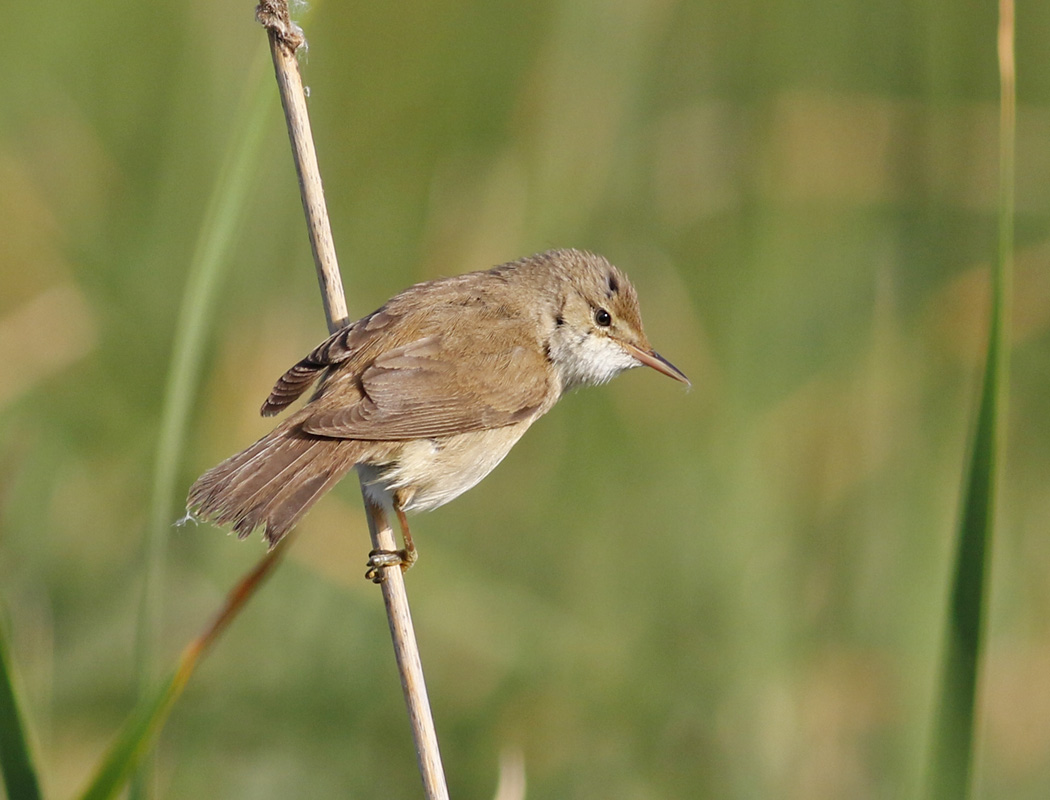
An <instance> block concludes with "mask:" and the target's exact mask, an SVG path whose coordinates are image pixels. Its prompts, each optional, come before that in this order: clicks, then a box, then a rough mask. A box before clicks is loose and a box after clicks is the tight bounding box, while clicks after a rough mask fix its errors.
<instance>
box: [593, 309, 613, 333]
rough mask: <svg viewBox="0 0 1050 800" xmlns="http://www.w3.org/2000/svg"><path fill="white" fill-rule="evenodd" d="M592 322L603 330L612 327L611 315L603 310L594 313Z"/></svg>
mask: <svg viewBox="0 0 1050 800" xmlns="http://www.w3.org/2000/svg"><path fill="white" fill-rule="evenodd" d="M594 321H595V322H596V323H597V324H598V325H600V326H601V327H603V328H608V327H609V326H610V325H612V315H611V314H610V313H609V312H608V311H606V310H605V309H604V308H599V309H598V310H597V311H595V312H594Z"/></svg>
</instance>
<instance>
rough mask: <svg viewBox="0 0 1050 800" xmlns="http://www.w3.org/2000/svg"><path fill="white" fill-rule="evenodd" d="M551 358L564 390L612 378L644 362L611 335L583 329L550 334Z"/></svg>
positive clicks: (603, 381)
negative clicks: (607, 335) (572, 332)
mask: <svg viewBox="0 0 1050 800" xmlns="http://www.w3.org/2000/svg"><path fill="white" fill-rule="evenodd" d="M550 359H551V363H552V364H553V365H554V368H555V369H556V370H557V371H558V375H559V377H560V378H561V382H562V391H565V392H567V391H569V390H570V389H575V388H576V387H578V386H589V385H594V384H599V383H605V382H606V381H609V380H612V379H613V378H615V377H616V376H617V375H619V374H620V373H621V372H623V371H624V370H628V369H632V368H634V367H637V366H641V365H640V364H639V363H638V361H637V360H636V359H635V358H634V357H633V356H631V355H630V354H629V353H628V352H627V351H626V350H624V349H623V347H622V346H621V345H619V344H617V343H616V342H615V341H613V340H612V339H609V338H608V337H605V336H599V335H596V334H586V333H580V334H575V335H560V336H559V335H557V333H556V334H555V335H554V336H552V337H551V342H550Z"/></svg>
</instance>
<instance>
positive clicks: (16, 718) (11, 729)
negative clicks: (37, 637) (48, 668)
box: [0, 626, 42, 800]
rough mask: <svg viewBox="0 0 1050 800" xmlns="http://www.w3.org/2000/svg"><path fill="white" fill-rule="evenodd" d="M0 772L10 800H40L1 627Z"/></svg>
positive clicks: (5, 638)
mask: <svg viewBox="0 0 1050 800" xmlns="http://www.w3.org/2000/svg"><path fill="white" fill-rule="evenodd" d="M0 773H2V774H3V776H4V788H5V789H6V790H7V796H8V797H9V798H11V800H40V797H41V796H42V795H41V794H40V782H39V780H38V779H37V776H36V769H34V767H33V758H32V755H31V754H30V752H29V742H28V740H27V739H26V729H25V725H23V724H22V715H21V713H20V712H19V710H18V692H17V691H16V689H15V682H14V674H13V673H12V670H11V661H10V659H9V658H8V655H7V635H6V633H5V631H4V628H3V626H0Z"/></svg>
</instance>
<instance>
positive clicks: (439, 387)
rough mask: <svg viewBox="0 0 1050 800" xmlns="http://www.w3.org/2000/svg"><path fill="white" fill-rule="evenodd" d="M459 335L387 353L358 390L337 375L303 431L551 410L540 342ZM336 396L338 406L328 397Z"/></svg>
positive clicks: (440, 432) (453, 422)
mask: <svg viewBox="0 0 1050 800" xmlns="http://www.w3.org/2000/svg"><path fill="white" fill-rule="evenodd" d="M458 335H460V336H462V335H465V334H458ZM456 338H457V332H456V329H453V330H452V331H450V332H449V333H448V334H439V335H434V336H427V337H424V338H422V339H418V340H417V341H415V342H412V343H410V344H408V345H405V346H404V347H399V348H396V349H394V350H390V351H388V352H386V353H383V354H382V355H380V356H379V357H378V358H376V359H375V361H374V362H373V363H372V364H371V365H370V366H369V367H368V368H367V369H365V370H364V371H363V372H362V373H361V375H360V379H359V381H355V383H356V391H347V390H348V389H350V387H349V386H347V385H346V384H345V383H344V384H343V385H342V386H339V382H338V381H337V380H333V381H332V384H333V385H332V386H331V387H329V386H326V387H325V394H324V396H322V397H321V398H318V400H317V401H316V402H317V408H316V410H315V411H314V413H313V414H311V415H310V416H309V417H307V419H306V420H305V421H304V422H303V430H305V431H307V432H308V433H312V434H315V435H318V436H330V437H333V438H342V439H372V440H388V441H389V440H402V439H419V438H428V437H439V436H448V435H451V434H456V433H465V432H467V431H478V430H486V429H489V428H501V427H504V426H506V425H512V424H514V423H516V422H521V421H523V420H525V419H528V418H530V417H533V416H535V415H536V414H537V413H542V412H544V411H546V410H547V408H548V407H549V405H550V402H549V401H550V394H551V389H550V366H549V364H548V362H547V359H546V356H545V354H544V353H543V352H542V351H540V350H539V349H538V348H537V347H536V346H535V345H533V346H531V347H530V346H527V345H513V344H511V345H510V346H507V345H506V344H503V345H502V346H497V345H495V344H493V342H492V339H488V340H484V341H479V340H475V339H474V337H471V341H470V342H469V343H466V342H460V343H459V344H460V346H456V344H457V342H456V341H455V339H456ZM492 338H494V339H500V340H502V341H503V342H504V343H505V342H507V337H492ZM511 341H513V340H511ZM464 345H465V346H464ZM467 361H469V365H468V364H467V363H466V362H467ZM337 388H338V391H336V389H337ZM329 392H331V397H329ZM336 395H338V398H339V400H340V401H341V402H340V403H339V405H338V406H334V404H332V405H330V404H329V403H328V402H326V401H329V400H330V399H331V400H334V399H335V397H336ZM347 395H352V397H348V396H347ZM348 400H349V402H347V401H348Z"/></svg>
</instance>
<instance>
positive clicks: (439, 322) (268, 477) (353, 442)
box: [187, 250, 689, 567]
mask: <svg viewBox="0 0 1050 800" xmlns="http://www.w3.org/2000/svg"><path fill="white" fill-rule="evenodd" d="M642 365H645V366H649V367H652V368H653V369H655V370H657V371H658V372H662V373H663V374H664V375H668V376H670V377H672V378H674V379H675V380H679V381H682V382H683V383H686V384H688V383H689V381H688V379H687V378H686V377H685V375H683V374H682V373H681V371H679V370H678V369H677V368H676V367H674V366H673V365H672V364H671V363H670V362H668V361H666V360H665V359H663V358H662V357H661V356H659V355H657V354H656V352H654V351H653V349H652V348H651V347H650V345H649V341H648V339H646V337H645V333H644V331H643V330H642V319H641V315H640V313H639V310H638V297H637V295H636V293H635V290H634V287H633V286H632V285H631V283H630V281H629V280H628V279H627V276H626V275H624V274H623V273H622V272H621V271H620V270H619V269H617V268H616V267H614V266H613V265H612V264H610V263H609V262H608V261H606V260H605V259H604V258H602V257H601V256H598V255H593V254H591V253H585V252H581V251H579V250H552V251H550V252H546V253H542V254H540V255H535V256H532V257H530V258H524V259H521V260H520V261H515V262H512V263H509V264H503V265H502V266H499V267H495V268H494V269H490V270H486V271H482V272H471V273H469V274H466V275H460V276H457V277H453V278H443V279H440V280H434V281H428V282H426V283H420V284H417V285H415V286H413V287H411V288H409V289H406V290H405V291H403V292H401V294H399V295H397V296H395V297H393V298H392V299H391V300H390V301H388V302H387V303H386V305H384V306H383V307H382V308H380V309H378V310H377V311H374V312H373V313H371V314H369V315H368V316H367V317H364V318H363V319H360V320H358V321H357V322H354V323H352V324H350V325H348V326H347V327H345V328H343V329H342V330H340V331H338V332H336V333H334V334H333V335H332V336H330V337H329V338H328V339H327V340H325V341H324V342H323V343H321V344H320V345H319V346H318V347H317V348H316V349H315V350H314V351H313V352H312V353H310V355H308V356H307V357H306V358H304V359H303V360H302V361H300V362H299V363H298V364H296V365H295V366H294V367H292V368H291V369H290V370H288V371H287V372H286V373H285V374H284V375H283V376H282V377H281V378H280V380H278V381H277V384H276V385H275V386H274V388H273V391H272V392H271V393H270V396H269V397H268V398H267V400H266V402H265V403H263V407H262V414H263V416H271V415H273V414H276V413H278V412H280V411H281V410H283V409H284V408H285V407H287V406H288V405H290V404H291V403H292V402H293V401H295V400H296V398H298V397H299V396H300V395H301V394H303V393H304V392H305V391H306V390H307V389H308V388H310V386H311V385H312V384H313V383H314V382H315V381H319V384H318V387H317V389H316V390H315V391H314V394H313V397H312V398H311V399H310V401H309V402H308V403H306V405H304V406H303V407H302V408H301V409H300V410H299V411H297V412H295V413H294V414H292V415H291V416H290V417H288V419H286V420H285V421H284V422H283V423H281V424H280V425H278V426H277V428H275V429H274V430H273V431H272V432H270V433H268V434H267V435H266V436H264V437H263V438H262V439H260V440H259V441H257V442H256V443H255V444H253V445H252V446H251V447H249V448H248V449H246V450H244V451H242V452H240V453H238V454H237V455H235V456H231V457H230V458H228V459H226V460H225V461H223V462H222V463H221V464H219V465H218V466H217V467H215V468H213V469H211V470H209V471H208V472H206V473H204V475H202V476H201V477H200V478H199V479H198V480H197V482H196V483H194V484H193V487H192V488H191V489H190V493H189V499H188V501H187V508H188V510H189V511H190V513H191V514H193V515H194V516H196V517H197V518H199V519H204V520H208V521H211V522H214V523H216V524H219V525H225V524H232V527H233V530H234V531H236V532H237V534H238V535H239V536H240V537H242V538H243V537H245V536H247V535H248V534H249V533H251V532H252V531H253V530H254V529H256V528H263V530H264V533H265V536H266V539H267V541H269V543H270V545H271V546H273V545H275V544H277V542H278V541H280V539H281V537H282V536H284V535H285V534H286V533H287V532H288V531H289V530H290V529H291V528H292V527H293V526H294V525H295V524H296V522H298V521H299V519H300V517H302V515H303V514H304V513H306V511H307V510H308V509H309V508H310V507H311V506H312V505H313V504H314V503H315V502H316V501H317V499H318V498H319V497H321V495H323V494H324V493H325V492H327V491H328V490H329V489H331V488H332V486H333V485H335V483H336V482H337V481H339V479H340V478H342V477H343V476H344V475H345V474H346V473H347V472H349V471H350V469H351V468H352V467H355V466H356V467H357V469H358V471H359V473H360V475H361V477H362V479H363V485H364V488H365V495H366V500H367V501H368V502H369V503H370V504H372V505H373V507H386V508H392V509H393V510H394V511H395V513H396V514H397V516H398V519H399V521H400V523H401V528H402V534H403V536H404V540H405V549H404V550H403V551H399V552H398V553H397V554H390V553H381V554H378V555H379V556H380V558H379V559H378V560H376V554H373V562H372V563H373V566H375V565H376V564H382V565H388V564H390V563H398V562H400V563H402V565H403V566H405V567H407V566H408V565H410V564H411V563H412V561H414V560H415V548H414V546H413V544H412V538H411V534H410V532H409V529H408V523H407V520H406V519H405V512H406V511H425V510H429V509H432V508H436V507H438V506H440V505H443V504H445V503H447V502H448V501H450V500H452V499H454V498H456V497H458V496H459V495H461V494H462V493H463V492H465V491H467V489H470V488H471V487H472V486H474V485H475V484H476V483H477V482H478V481H480V480H481V479H482V478H484V477H485V476H486V475H488V474H489V472H491V471H492V470H493V469H494V468H495V466H496V465H497V464H499V462H500V461H501V460H502V459H503V457H504V456H505V455H507V453H508V451H509V450H510V448H511V447H513V446H514V443H515V442H517V441H518V439H519V438H521V436H522V434H523V433H525V431H526V430H527V429H528V427H529V426H530V425H531V424H532V423H533V422H535V421H536V420H537V419H539V417H541V416H543V415H544V414H545V413H547V412H548V411H549V410H550V409H551V407H552V406H553V405H554V404H555V403H556V402H557V401H558V398H560V397H561V395H562V393H564V392H566V391H568V390H570V389H573V388H575V387H577V386H581V385H585V384H598V383H604V382H605V381H607V380H609V379H610V378H612V377H614V376H615V375H617V374H619V373H620V372H622V371H624V370H626V369H631V368H633V367H638V366H642ZM384 556H385V557H386V560H383V558H382V557H384Z"/></svg>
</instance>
